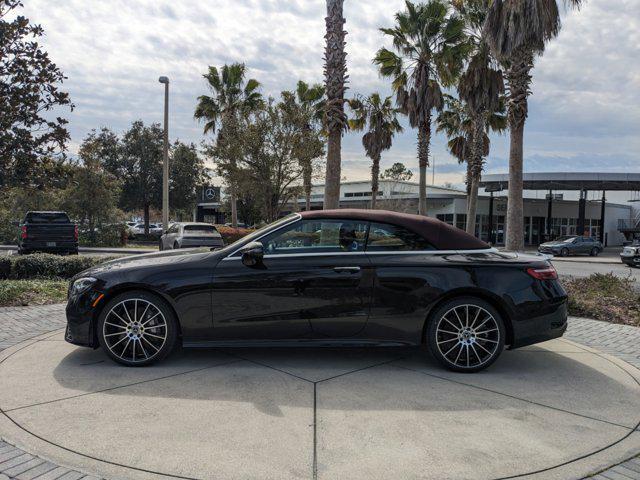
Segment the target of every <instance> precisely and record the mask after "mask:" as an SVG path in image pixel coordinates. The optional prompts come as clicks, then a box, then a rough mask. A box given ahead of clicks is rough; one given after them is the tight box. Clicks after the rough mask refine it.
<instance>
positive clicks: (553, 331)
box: [67, 237, 567, 348]
mask: <svg viewBox="0 0 640 480" xmlns="http://www.w3.org/2000/svg"><path fill="white" fill-rule="evenodd" d="M253 239H255V237H254V238H249V239H247V240H246V241H245V243H248V242H249V241H251V240H253ZM242 244H243V243H242V242H240V243H239V244H235V245H232V246H230V247H226V248H225V249H222V250H219V251H213V252H212V251H208V250H206V249H198V250H180V251H172V252H168V253H165V252H162V253H157V254H149V255H140V256H135V257H129V258H127V259H126V260H120V261H113V262H109V263H106V264H104V265H101V266H98V267H96V268H93V269H91V270H89V271H86V272H83V273H82V274H80V275H79V276H82V277H86V276H91V277H95V278H97V279H98V282H97V284H96V285H95V286H94V288H93V289H91V290H90V291H88V292H86V293H84V294H82V295H80V297H79V298H70V299H69V303H68V305H67V317H68V338H67V339H68V340H69V341H70V342H72V343H76V344H80V345H88V346H94V347H95V346H97V341H96V338H95V333H94V332H93V324H94V323H95V320H96V318H97V316H98V314H99V312H100V308H101V307H102V306H103V305H104V304H105V303H106V301H107V300H108V299H109V298H112V297H113V296H114V295H116V294H118V293H120V292H123V291H126V290H134V289H140V290H145V291H149V292H153V293H156V294H158V295H160V296H161V297H162V298H163V299H165V300H166V301H167V302H168V303H169V305H171V307H172V308H173V309H174V311H175V313H176V315H177V318H178V319H179V322H180V332H181V335H182V341H183V344H185V345H187V346H211V345H230V344H231V345H256V344H258V345H259V344H263V343H270V344H278V345H282V344H295V345H305V344H307V345H325V344H332V345H336V344H353V345H360V344H377V345H414V344H422V343H423V340H424V328H425V325H426V322H427V320H428V318H429V314H430V312H431V311H432V310H433V309H434V308H435V307H436V306H437V305H439V304H440V303H441V302H443V301H446V300H447V299H450V298H452V297H455V296H460V295H464V296H469V295H475V296H478V297H481V298H483V299H485V300H487V301H489V302H490V303H491V304H492V305H494V307H495V308H496V309H497V310H498V311H499V312H500V313H501V315H502V316H503V317H504V319H505V322H506V324H507V330H508V332H507V333H508V335H507V336H508V338H507V344H509V345H510V347H511V348H515V347H519V346H523V345H528V344H531V343H535V342H539V341H543V340H548V339H551V338H556V337H559V336H561V335H562V333H563V332H564V330H565V329H566V317H567V312H566V294H565V292H564V290H563V289H562V286H561V285H560V283H559V282H558V281H557V280H545V281H541V280H536V279H534V278H532V277H531V276H530V275H528V274H527V273H526V269H527V268H529V267H536V268H544V267H546V266H548V263H547V261H546V260H544V259H542V258H540V257H532V256H521V255H516V254H510V253H501V252H498V251H495V250H483V251H478V252H467V253H457V252H448V253H436V252H428V253H425V252H422V253H421V252H402V253H399V252H398V253H386V252H380V253H364V252H344V253H333V254H331V253H327V254H314V255H290V256H287V255H283V256H275V255H266V256H265V257H264V259H263V261H262V263H259V264H257V265H254V266H247V265H245V264H243V262H242V260H241V254H240V253H235V254H234V252H236V251H237V250H238V249H239V248H241V246H242ZM101 293H104V295H105V296H104V298H102V299H101V300H100V301H99V302H98V304H97V305H96V307H95V308H94V307H92V304H93V302H94V301H95V300H96V299H97V298H98V296H99V295H100V294H101Z"/></svg>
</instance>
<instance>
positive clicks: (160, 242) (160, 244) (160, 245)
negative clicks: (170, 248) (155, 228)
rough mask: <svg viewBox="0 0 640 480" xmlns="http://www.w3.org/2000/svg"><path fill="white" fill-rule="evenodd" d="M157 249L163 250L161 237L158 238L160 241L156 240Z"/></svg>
mask: <svg viewBox="0 0 640 480" xmlns="http://www.w3.org/2000/svg"><path fill="white" fill-rule="evenodd" d="M158 250H159V251H162V250H164V247H163V246H162V239H160V241H159V242H158Z"/></svg>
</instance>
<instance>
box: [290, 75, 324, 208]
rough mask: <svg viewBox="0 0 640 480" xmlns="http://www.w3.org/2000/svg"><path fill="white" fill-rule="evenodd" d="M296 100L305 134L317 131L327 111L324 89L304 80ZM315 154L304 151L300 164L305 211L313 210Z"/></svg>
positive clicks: (299, 85)
mask: <svg viewBox="0 0 640 480" xmlns="http://www.w3.org/2000/svg"><path fill="white" fill-rule="evenodd" d="M296 99H297V103H298V105H299V107H298V108H299V110H300V113H301V117H302V118H304V119H305V120H306V121H305V125H304V126H303V129H304V130H305V132H304V133H307V132H311V131H313V130H317V129H319V128H320V127H321V125H322V118H323V116H324V109H325V104H326V101H325V97H324V87H323V86H322V85H320V84H317V83H316V84H314V85H309V84H307V83H306V82H303V81H302V80H300V81H298V85H297V87H296ZM315 158H316V155H315V152H313V151H312V150H310V149H302V151H301V152H300V158H299V162H300V165H301V166H302V172H303V173H302V186H303V190H304V195H305V210H307V211H308V210H311V183H312V180H313V160H314V159H315Z"/></svg>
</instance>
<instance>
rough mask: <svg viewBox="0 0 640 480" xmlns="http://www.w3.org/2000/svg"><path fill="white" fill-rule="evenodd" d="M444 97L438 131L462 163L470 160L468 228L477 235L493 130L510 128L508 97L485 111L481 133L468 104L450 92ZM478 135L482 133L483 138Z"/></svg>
mask: <svg viewBox="0 0 640 480" xmlns="http://www.w3.org/2000/svg"><path fill="white" fill-rule="evenodd" d="M444 100H445V108H444V109H443V111H442V112H440V114H439V115H438V118H437V131H438V132H445V134H446V135H447V138H448V139H449V141H448V143H447V145H448V148H449V152H450V153H451V155H453V156H454V157H456V158H457V159H458V163H466V166H467V175H466V184H467V224H466V231H467V232H468V233H471V234H474V233H475V217H476V205H477V198H478V185H479V183H480V177H481V175H482V170H483V168H484V159H485V157H486V156H487V155H489V148H490V145H491V142H490V139H489V132H497V133H502V132H504V130H505V129H506V128H507V118H506V107H505V101H504V96H502V97H500V101H499V102H498V105H497V106H496V107H495V110H485V111H484V112H483V113H482V119H481V123H482V130H480V132H478V131H477V128H476V127H477V119H474V114H473V113H472V112H471V110H470V107H469V105H468V104H467V103H465V102H462V101H460V100H459V99H457V98H455V97H452V96H450V95H445V96H444ZM476 135H480V140H479V141H477V139H476ZM478 144H479V145H480V146H479V147H478ZM475 148H480V149H481V150H480V152H475V151H474V149H475Z"/></svg>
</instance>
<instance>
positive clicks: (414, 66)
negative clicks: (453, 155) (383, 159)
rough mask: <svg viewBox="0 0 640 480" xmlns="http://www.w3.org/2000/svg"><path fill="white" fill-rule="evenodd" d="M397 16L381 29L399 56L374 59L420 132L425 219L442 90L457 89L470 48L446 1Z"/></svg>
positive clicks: (384, 52)
mask: <svg viewBox="0 0 640 480" xmlns="http://www.w3.org/2000/svg"><path fill="white" fill-rule="evenodd" d="M395 18H396V25H395V26H394V27H393V28H381V29H380V30H381V31H382V32H383V33H385V34H387V35H389V36H390V37H391V38H392V40H393V49H394V50H395V52H397V53H395V52H392V51H391V50H388V49H386V48H381V49H380V50H378V52H377V53H376V56H375V58H374V60H373V61H374V63H375V64H376V65H378V67H379V69H380V74H381V75H382V76H384V77H391V78H392V79H393V82H392V86H393V89H394V91H395V93H396V102H397V104H398V106H399V107H400V108H401V109H402V111H403V113H405V114H407V115H408V116H409V123H410V124H411V126H412V127H413V128H417V129H418V162H419V167H420V179H419V184H420V187H419V192H420V201H419V205H418V213H419V214H421V215H426V211H427V194H426V190H427V181H426V178H427V166H428V165H429V147H430V141H431V114H432V111H433V110H437V111H440V110H442V107H443V98H442V91H441V86H450V85H452V84H453V83H454V82H455V80H456V77H457V75H458V73H459V71H460V69H461V67H462V63H463V59H464V55H465V52H466V49H467V47H466V46H465V45H466V41H465V40H466V39H465V34H464V23H463V21H462V19H461V18H460V17H459V16H458V15H457V14H455V13H452V12H451V11H450V9H449V6H448V3H447V2H445V1H444V0H429V1H428V2H427V3H422V4H419V5H414V4H413V3H411V2H410V1H407V2H406V10H405V11H403V12H398V13H396V17H395Z"/></svg>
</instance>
